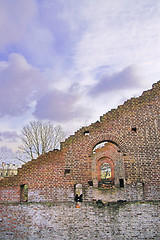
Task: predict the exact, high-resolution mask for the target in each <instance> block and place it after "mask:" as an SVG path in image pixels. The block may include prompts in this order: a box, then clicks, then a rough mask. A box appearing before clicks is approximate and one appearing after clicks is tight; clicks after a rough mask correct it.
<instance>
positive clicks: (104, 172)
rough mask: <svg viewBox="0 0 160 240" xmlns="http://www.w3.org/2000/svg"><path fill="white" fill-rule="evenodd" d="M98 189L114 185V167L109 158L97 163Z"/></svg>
mask: <svg viewBox="0 0 160 240" xmlns="http://www.w3.org/2000/svg"><path fill="white" fill-rule="evenodd" d="M97 173H98V187H103V188H110V187H112V186H113V185H114V166H113V162H112V160H111V159H109V158H105V157H103V158H101V159H99V160H98V161H97Z"/></svg>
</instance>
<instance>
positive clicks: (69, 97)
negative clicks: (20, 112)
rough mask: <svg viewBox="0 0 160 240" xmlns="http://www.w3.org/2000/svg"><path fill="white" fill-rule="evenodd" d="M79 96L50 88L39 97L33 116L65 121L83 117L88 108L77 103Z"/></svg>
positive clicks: (86, 113)
mask: <svg viewBox="0 0 160 240" xmlns="http://www.w3.org/2000/svg"><path fill="white" fill-rule="evenodd" d="M78 100H79V96H78V95H75V94H71V93H67V92H63V91H60V90H56V89H55V90H52V91H50V92H48V93H46V94H45V95H44V96H43V97H41V98H40V99H39V101H38V102H37V105H36V109H35V112H34V116H35V117H36V118H39V119H49V120H54V121H58V122H65V121H68V120H70V119H73V118H78V117H81V118H83V117H85V116H87V115H88V109H87V108H85V107H82V106H80V105H78Z"/></svg>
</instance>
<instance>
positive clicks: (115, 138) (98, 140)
mask: <svg viewBox="0 0 160 240" xmlns="http://www.w3.org/2000/svg"><path fill="white" fill-rule="evenodd" d="M103 141H108V142H111V143H113V144H115V145H116V146H117V147H118V148H119V149H120V150H121V151H122V152H125V148H124V146H125V144H124V141H123V140H122V139H120V138H119V137H118V136H115V135H111V134H102V135H99V136H98V137H95V138H92V140H91V142H88V146H87V148H88V149H89V154H90V155H92V151H93V149H94V147H95V146H96V145H97V144H99V143H102V142H103Z"/></svg>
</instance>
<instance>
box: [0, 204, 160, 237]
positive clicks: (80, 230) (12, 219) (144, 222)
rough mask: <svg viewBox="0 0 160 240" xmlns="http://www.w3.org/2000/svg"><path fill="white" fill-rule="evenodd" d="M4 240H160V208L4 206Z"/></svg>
mask: <svg viewBox="0 0 160 240" xmlns="http://www.w3.org/2000/svg"><path fill="white" fill-rule="evenodd" d="M0 212H1V215H0V239H2V240H3V239H5V240H12V239H17V240H23V239H24V240H26V239H28V240H32V239H47V240H51V239H52V240H53V239H54V240H59V239H61V240H75V239H77V240H79V239H81V240H82V239H83V240H85V239H92V240H97V239H99V240H100V239H103V240H104V239H105V240H106V239H107V240H110V239H115V240H116V239H117V240H118V239H148V240H150V239H155V240H158V239H159V238H160V231H159V214H160V212H159V205H158V203H157V202H151V203H134V204H133V203H129V204H120V205H119V204H112V205H110V206H105V207H103V208H98V207H97V205H96V204H91V203H90V204H89V203H81V207H80V208H76V207H75V203H71V202H70V203H63V204H62V203H50V204H48V203H43V204H42V203H41V204H40V203H37V204H36V203H34V204H33V203H32V204H31V203H25V204H0Z"/></svg>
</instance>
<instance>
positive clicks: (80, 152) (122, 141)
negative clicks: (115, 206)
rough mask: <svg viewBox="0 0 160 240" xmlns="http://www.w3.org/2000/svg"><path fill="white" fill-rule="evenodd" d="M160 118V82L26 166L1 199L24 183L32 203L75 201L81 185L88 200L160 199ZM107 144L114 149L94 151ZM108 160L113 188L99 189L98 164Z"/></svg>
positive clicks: (0, 188) (0, 185)
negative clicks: (78, 185) (98, 146)
mask: <svg viewBox="0 0 160 240" xmlns="http://www.w3.org/2000/svg"><path fill="white" fill-rule="evenodd" d="M159 116H160V82H158V83H157V84H154V85H153V88H152V89H151V90H148V91H146V92H144V93H143V94H142V96H140V97H139V98H133V99H130V100H128V101H126V102H125V103H124V104H123V105H121V106H119V107H118V108H117V109H113V110H111V111H110V112H108V113H106V114H104V115H103V116H102V117H101V118H100V121H97V122H96V123H93V124H91V125H90V126H88V127H83V128H81V129H80V130H78V131H77V132H76V133H75V135H73V136H70V137H69V138H68V139H66V141H65V142H64V143H62V144H61V150H60V151H53V152H49V153H48V154H45V155H42V156H40V157H39V158H38V159H37V160H33V161H31V162H29V163H26V164H25V165H24V166H23V167H22V169H20V170H19V173H18V175H17V176H16V177H15V178H7V179H4V180H1V181H0V191H1V192H0V193H1V201H5V199H6V193H5V192H4V191H3V189H4V187H8V186H10V187H12V186H13V187H14V186H19V187H20V185H23V184H27V185H28V187H29V189H28V201H54V200H57V201H71V200H73V199H74V194H75V191H74V188H75V185H76V184H82V192H83V200H84V201H91V200H92V199H93V198H96V199H102V200H103V201H118V200H129V201H133V200H143V199H145V200H156V199H159V196H160V194H159V172H160V167H159V155H160V154H159V146H160V145H159V143H160V142H159V139H160V122H159V121H160V118H159ZM104 141H105V142H107V143H109V144H110V147H108V148H107V146H106V149H104V148H103V147H102V148H101V149H99V150H97V151H96V152H93V149H94V147H95V146H96V145H97V144H99V143H101V142H104ZM108 146H109V145H108ZM104 159H105V161H108V162H109V163H110V164H112V172H113V173H114V177H113V178H114V188H112V189H107V190H106V189H105V190H102V189H99V188H98V186H97V181H98V169H97V166H98V163H100V162H101V161H103V160H104ZM107 159H108V160H107ZM120 179H121V180H123V182H124V188H120V186H119V180H120Z"/></svg>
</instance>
